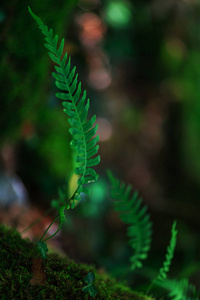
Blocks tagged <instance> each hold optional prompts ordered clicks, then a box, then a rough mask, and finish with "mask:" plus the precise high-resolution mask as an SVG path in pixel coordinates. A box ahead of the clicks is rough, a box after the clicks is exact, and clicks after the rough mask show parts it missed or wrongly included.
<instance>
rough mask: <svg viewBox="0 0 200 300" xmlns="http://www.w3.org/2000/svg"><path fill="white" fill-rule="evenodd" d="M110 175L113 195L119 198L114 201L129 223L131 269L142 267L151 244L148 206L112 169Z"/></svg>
mask: <svg viewBox="0 0 200 300" xmlns="http://www.w3.org/2000/svg"><path fill="white" fill-rule="evenodd" d="M108 176H109V179H110V182H111V184H112V191H111V196H112V198H114V199H116V200H118V201H116V202H115V203H114V206H115V210H116V211H117V212H119V214H120V215H119V216H120V219H121V220H122V221H123V222H125V223H127V224H129V226H128V228H127V235H128V237H129V243H130V246H131V248H132V249H133V251H134V254H133V255H132V257H131V258H130V261H131V270H135V269H136V268H140V267H142V260H144V259H146V258H147V255H148V251H149V250H150V245H151V236H152V223H151V221H150V217H149V215H148V214H147V213H146V210H147V207H146V206H143V207H142V206H141V204H142V200H141V198H138V194H137V193H136V192H134V193H133V195H132V196H131V191H132V186H131V185H128V186H127V185H126V184H125V183H121V182H120V181H119V180H117V179H116V178H115V177H114V176H113V175H112V173H111V172H110V171H108Z"/></svg>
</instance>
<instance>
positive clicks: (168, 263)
mask: <svg viewBox="0 0 200 300" xmlns="http://www.w3.org/2000/svg"><path fill="white" fill-rule="evenodd" d="M177 233H178V231H177V230H176V221H174V223H173V225H172V230H171V240H170V243H169V246H168V247H167V254H166V256H165V258H166V259H165V261H164V263H163V267H162V268H160V270H159V275H158V277H157V279H156V280H164V279H166V278H167V272H168V271H169V268H170V266H171V262H172V259H173V257H174V250H175V247H176V241H177Z"/></svg>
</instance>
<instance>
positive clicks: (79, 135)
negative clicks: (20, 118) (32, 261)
mask: <svg viewBox="0 0 200 300" xmlns="http://www.w3.org/2000/svg"><path fill="white" fill-rule="evenodd" d="M29 12H30V14H31V15H32V17H33V18H34V19H35V20H36V22H37V23H38V25H39V28H40V30H41V32H42V34H43V35H44V36H45V41H46V43H45V44H44V45H45V47H46V48H47V49H48V50H49V56H50V58H51V59H52V61H53V62H54V63H55V64H56V65H55V70H56V72H53V73H52V75H53V77H54V78H55V79H56V81H55V84H56V86H57V88H58V89H60V90H61V91H62V92H59V93H56V96H57V97H58V98H59V99H61V100H63V102H62V105H63V107H64V112H65V113H66V114H67V115H68V116H69V119H68V121H69V123H70V125H71V128H70V129H69V132H70V133H71V135H72V141H71V145H72V146H73V148H74V149H75V159H76V163H77V167H76V169H75V173H76V174H77V175H79V176H80V177H79V179H78V188H77V190H76V192H75V193H74V195H73V198H71V200H80V194H81V192H84V193H89V188H88V187H87V186H85V185H86V184H88V183H90V182H94V181H96V180H97V179H98V175H97V173H96V172H95V171H94V169H93V168H92V167H94V166H96V165H97V164H99V162H100V156H99V155H97V156H95V155H96V154H97V153H98V149H99V146H98V145H97V142H98V141H99V136H98V135H97V136H95V134H96V131H97V128H98V124H96V125H95V126H94V124H95V122H96V116H95V115H94V116H93V117H92V118H91V119H90V120H88V121H87V115H88V109H89V106H90V104H89V99H87V97H86V91H83V92H82V89H81V82H78V74H76V67H74V68H73V69H72V68H71V59H70V57H68V55H67V53H65V55H64V56H63V48H64V39H62V41H61V43H60V45H59V47H58V36H57V35H56V36H54V37H53V30H52V29H50V30H49V29H48V27H47V26H46V25H45V24H44V23H43V22H42V21H41V19H40V18H39V17H37V16H36V15H35V14H34V13H33V12H32V11H31V9H30V7H29ZM94 156H95V157H94ZM74 206H75V203H74V202H73V203H72V205H71V208H73V207H74Z"/></svg>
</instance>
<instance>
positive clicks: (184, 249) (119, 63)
mask: <svg viewBox="0 0 200 300" xmlns="http://www.w3.org/2000/svg"><path fill="white" fill-rule="evenodd" d="M28 5H30V6H31V8H32V10H33V11H34V12H35V13H36V14H37V15H39V16H40V17H41V18H42V19H43V21H44V22H45V23H46V24H47V25H48V26H49V27H51V28H53V29H54V32H56V33H57V34H58V35H59V37H60V38H61V37H63V36H64V37H65V39H66V46H65V47H66V48H65V50H66V51H67V52H68V53H69V54H70V55H71V56H72V64H73V65H77V69H78V72H79V79H80V80H81V81H82V86H83V87H84V89H86V90H87V92H88V96H89V98H90V99H91V107H90V115H91V116H92V114H94V113H95V114H96V115H97V121H98V123H99V135H100V143H99V144H100V154H101V163H100V165H99V166H98V167H97V168H96V170H97V172H99V174H100V179H99V181H98V182H97V183H96V184H93V186H91V196H90V198H83V200H82V201H81V203H80V205H78V207H77V208H76V209H75V210H74V211H73V212H71V211H70V212H68V214H67V218H68V220H69V222H68V223H66V225H65V228H64V229H63V231H62V234H61V237H60V240H62V242H63V244H62V248H63V249H64V250H65V251H66V253H67V254H69V255H70V256H71V257H72V258H75V259H77V260H79V261H84V262H89V263H94V264H96V265H97V266H99V267H102V268H105V269H107V270H108V271H109V272H111V273H112V274H113V275H114V276H116V277H119V278H126V279H127V280H128V282H129V284H131V285H135V284H137V283H138V282H140V278H143V277H145V276H147V277H148V276H150V277H151V276H153V275H154V273H153V271H152V269H154V270H156V269H159V267H160V266H161V264H162V261H163V260H164V256H165V252H166V247H167V245H168V242H169V238H170V229H171V225H172V222H173V220H174V219H177V221H178V230H179V237H178V244H177V251H176V255H175V258H174V261H173V262H174V264H173V265H172V271H171V276H172V277H173V276H175V277H177V278H182V277H189V278H190V279H191V281H192V282H193V283H195V284H196V285H197V286H198V287H199V288H200V281H199V278H200V271H199V267H200V263H199V262H200V254H199V253H200V239H199V232H200V218H199V209H200V157H199V153H200V3H199V1H197V0H196V1H195V0H193V1H189V0H188V1H187V0H177V1H170V0H166V1H161V0H152V1H145V0H143V1H142V0H140V1H139V0H138V1H130V0H123V1H122V0H107V1H103V0H102V1H100V0H79V1H76V0H68V1H66V0H65V1H64V0H57V1H55V0H48V1H47V0H43V1H38V0H35V1H34V2H33V3H32V2H31V1H28ZM0 43H1V47H0V57H1V65H0V91H1V92H0V108H1V111H0V128H1V131H0V147H1V152H2V153H5V151H6V150H5V149H6V147H7V146H8V145H9V146H10V147H12V148H13V149H14V150H13V153H14V154H13V155H14V157H15V165H14V167H13V168H12V172H15V173H16V174H18V176H20V178H21V180H22V181H23V183H24V185H25V187H26V189H27V191H28V194H29V199H30V200H29V201H30V203H31V204H32V205H38V206H39V207H40V208H41V207H42V208H43V209H47V208H49V206H50V203H51V199H52V198H55V197H56V195H57V188H58V186H61V185H62V184H64V183H65V182H66V180H67V182H68V183H69V184H72V181H73V177H71V173H72V154H71V149H70V146H69V143H70V134H69V133H68V129H69V124H68V122H67V117H66V115H64V114H63V112H62V105H61V103H60V101H59V100H57V99H56V98H55V92H56V87H55V85H54V81H53V79H52V77H51V72H52V71H53V68H54V65H53V63H51V62H50V59H49V58H48V55H47V52H46V49H45V48H44V47H43V43H44V41H43V37H42V36H41V34H40V32H39V30H38V28H37V26H36V24H35V22H34V21H33V19H32V18H31V17H30V15H29V13H28V10H27V3H25V1H22V0H13V1H5V0H4V1H1V4H0ZM3 157H4V155H2V170H3V169H4V171H5V172H6V171H9V166H8V165H6V163H5V161H4V159H3ZM107 168H110V169H111V170H112V171H113V173H114V174H115V175H116V176H118V177H119V178H120V179H122V180H123V181H126V182H127V183H131V184H133V187H134V189H136V190H138V191H139V192H140V194H141V196H142V197H143V199H144V203H145V204H147V205H148V207H149V211H150V213H151V214H152V221H153V223H154V227H153V230H154V234H153V243H152V250H151V252H150V256H149V259H148V261H147V263H146V267H144V269H143V270H141V271H138V274H135V273H134V274H129V272H128V262H129V256H130V255H131V251H130V249H129V248H128V246H127V243H126V242H127V240H126V235H125V233H126V229H125V226H124V225H123V224H121V222H120V221H119V220H118V217H117V214H115V213H114V212H113V207H112V200H111V199H110V197H109V183H108V180H107V178H106V169H107ZM72 185H73V184H72ZM123 276H124V277H123ZM138 278H139V279H138ZM142 282H143V281H142Z"/></svg>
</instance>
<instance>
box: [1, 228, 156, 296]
mask: <svg viewBox="0 0 200 300" xmlns="http://www.w3.org/2000/svg"><path fill="white" fill-rule="evenodd" d="M34 249H35V245H34V244H33V243H32V242H30V241H29V240H28V239H22V238H21V236H20V234H19V233H18V232H17V231H16V230H14V229H12V228H9V227H6V226H3V225H0V294H1V299H2V300H3V299H4V300H7V299H9V300H12V299H26V300H27V299H29V300H31V299H34V300H35V299H39V300H40V299H58V300H59V299H70V300H73V299H76V300H79V299H80V300H84V299H94V298H93V297H91V296H90V295H89V294H85V293H84V292H83V291H82V289H83V287H85V286H86V285H87V283H86V282H85V281H84V277H85V276H86V275H87V274H88V273H89V272H93V273H94V274H95V280H94V282H93V284H94V285H95V286H96V288H97V295H96V296H95V299H99V300H100V299H105V300H109V299H120V300H123V299H124V300H125V299H126V300H128V299H133V300H153V299H152V298H150V297H147V296H144V295H141V294H139V293H136V292H134V291H132V290H131V289H130V288H129V287H127V286H125V285H123V284H121V283H117V282H116V281H115V280H114V279H112V278H110V276H109V275H107V274H99V273H98V270H96V269H95V268H94V267H92V266H88V265H85V264H78V263H76V262H74V261H72V260H70V259H69V258H67V257H64V258H61V257H59V256H58V255H57V254H51V255H49V256H48V257H47V258H46V260H45V262H44V264H45V266H44V269H45V275H44V277H45V279H44V282H43V284H35V285H34V284H33V282H32V284H31V280H32V279H33V277H34V276H33V271H32V270H33V269H32V265H33V258H34V255H35V254H34V252H35V251H34ZM32 281H33V280H32Z"/></svg>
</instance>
